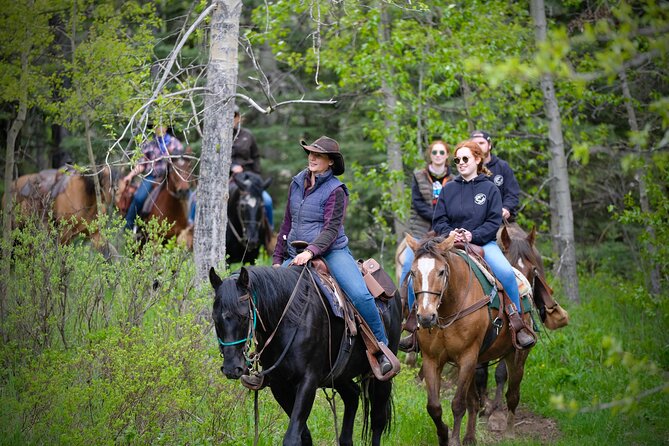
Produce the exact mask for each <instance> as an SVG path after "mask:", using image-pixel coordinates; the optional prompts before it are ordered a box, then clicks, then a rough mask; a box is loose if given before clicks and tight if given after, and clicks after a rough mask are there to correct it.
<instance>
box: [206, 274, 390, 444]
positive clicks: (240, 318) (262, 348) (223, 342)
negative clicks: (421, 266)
mask: <svg viewBox="0 0 669 446" xmlns="http://www.w3.org/2000/svg"><path fill="white" fill-rule="evenodd" d="M310 274H311V270H310V268H309V267H299V266H291V267H288V268H272V267H259V266H258V267H249V268H248V269H247V268H241V270H240V271H239V274H238V275H237V276H233V277H230V278H227V279H225V280H221V279H220V278H219V277H218V275H217V274H216V271H215V270H214V269H213V268H211V269H210V271H209V280H210V282H211V285H212V286H213V287H214V290H215V298H214V309H213V320H214V324H215V328H216V335H217V336H218V342H219V347H220V350H221V353H222V355H223V358H224V361H223V366H222V367H221V370H222V372H223V373H224V374H225V376H226V377H228V378H230V379H238V378H240V377H241V376H242V375H245V374H247V372H248V366H249V359H250V360H251V362H252V361H253V356H252V357H251V358H249V349H250V347H251V344H252V343H256V352H258V353H257V355H256V356H255V358H256V359H258V357H259V362H260V365H262V368H263V372H262V373H263V374H264V383H265V384H267V385H268V386H269V387H270V389H271V391H272V394H273V395H274V398H275V399H276V400H277V402H278V403H279V404H280V405H281V407H282V408H283V410H284V411H285V412H286V414H288V416H289V417H290V422H289V424H288V429H287V431H286V434H285V436H284V438H283V444H284V445H311V444H312V438H311V433H310V431H309V428H308V427H307V419H308V417H309V413H310V412H311V409H312V406H313V403H314V398H315V396H316V391H317V390H318V389H319V388H321V387H330V388H334V389H335V390H336V391H337V392H338V393H339V395H341V398H342V400H343V402H344V406H345V408H344V417H343V425H342V430H341V434H340V437H339V444H340V445H351V444H352V437H353V423H354V419H355V413H356V411H357V409H358V403H359V397H360V394H361V391H360V386H359V385H358V384H357V383H356V382H355V381H354V379H355V378H357V377H362V385H363V386H364V388H365V391H364V392H363V393H362V398H363V408H364V412H365V416H364V423H363V436H364V437H365V438H366V439H367V440H369V435H370V432H369V429H368V428H369V426H370V424H371V440H372V444H373V445H379V444H380V440H381V434H382V433H383V432H384V431H386V430H387V428H388V427H389V424H390V419H391V411H392V408H391V403H392V401H391V390H392V380H390V381H385V382H382V381H379V380H377V379H376V378H374V376H373V375H371V372H370V366H369V362H368V360H367V358H366V353H365V347H364V344H363V342H362V340H361V338H360V336H357V337H355V338H352V343H349V342H348V340H346V338H344V340H346V342H344V343H343V344H342V338H343V337H344V334H345V323H344V321H343V320H342V319H341V318H338V317H336V316H335V315H334V313H333V311H332V309H331V307H330V305H329V304H328V303H326V302H325V301H324V300H323V298H322V297H321V294H320V292H319V288H318V287H317V286H316V285H315V282H314V281H312V279H311V278H310V277H309V275H310ZM395 294H396V295H395V297H393V298H392V299H390V301H389V303H388V304H387V305H386V307H385V309H384V310H383V311H382V318H383V321H384V324H385V327H386V331H387V334H388V338H389V344H390V345H389V347H390V349H391V350H392V351H393V352H397V345H398V343H399V336H400V328H401V309H400V299H399V296H398V295H397V293H395ZM340 345H344V346H348V347H350V355H349V356H348V358H347V360H346V361H345V362H341V361H339V362H338V361H337V358H338V356H339V354H340V352H339V350H340ZM343 357H345V358H346V355H344V356H343ZM334 364H337V367H336V368H335V370H336V372H334V373H331V371H332V370H333V368H332V366H333V365H334ZM340 364H343V366H340Z"/></svg>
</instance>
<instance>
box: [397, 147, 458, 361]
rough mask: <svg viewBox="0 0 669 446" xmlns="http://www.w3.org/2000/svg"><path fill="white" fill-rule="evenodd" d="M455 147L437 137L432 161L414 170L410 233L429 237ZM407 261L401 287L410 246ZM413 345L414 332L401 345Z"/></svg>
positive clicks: (404, 347)
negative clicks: (435, 208)
mask: <svg viewBox="0 0 669 446" xmlns="http://www.w3.org/2000/svg"><path fill="white" fill-rule="evenodd" d="M450 150H451V148H450V147H449V146H448V144H447V143H445V142H444V141H442V140H435V141H433V142H432V143H431V144H430V145H429V147H428V149H427V152H426V156H425V157H426V158H427V161H428V164H427V165H426V166H425V167H423V168H421V169H418V170H416V171H415V172H414V173H413V180H412V183H411V217H410V220H409V233H410V234H411V235H412V236H413V237H414V238H415V239H417V240H420V239H422V238H424V237H425V235H426V234H427V232H428V231H429V230H430V229H432V214H433V213H434V205H435V204H436V203H437V198H439V193H440V192H441V189H442V187H444V185H445V184H446V183H447V182H448V181H449V180H450V179H451V178H452V176H451V171H450V168H449V166H448V160H449V156H450ZM404 255H405V258H404V263H403V264H402V272H401V274H400V287H401V288H402V289H404V287H403V286H402V284H404V281H405V279H406V277H407V275H408V274H409V271H410V270H411V264H412V263H413V259H414V253H413V251H412V250H411V248H409V247H408V246H407V247H406V249H405V251H404ZM411 282H412V281H411V278H409V280H408V282H407V303H408V305H409V311H411V309H412V308H413V303H414V301H415V294H414V290H413V284H412V283H411ZM411 346H413V336H409V337H407V338H404V339H402V341H401V342H400V348H401V349H402V350H408V349H410V348H411Z"/></svg>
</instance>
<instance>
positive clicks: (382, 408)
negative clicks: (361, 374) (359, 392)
mask: <svg viewBox="0 0 669 446" xmlns="http://www.w3.org/2000/svg"><path fill="white" fill-rule="evenodd" d="M392 389H393V384H392V380H390V381H385V382H382V381H377V380H372V382H371V384H370V395H369V397H370V399H371V413H370V422H371V428H372V446H379V445H380V444H381V435H383V431H384V430H385V428H386V426H387V425H388V422H389V421H390V417H391V404H390V394H391V392H392Z"/></svg>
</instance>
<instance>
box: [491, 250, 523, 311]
mask: <svg viewBox="0 0 669 446" xmlns="http://www.w3.org/2000/svg"><path fill="white" fill-rule="evenodd" d="M483 251H484V253H485V254H484V256H483V257H484V259H485V261H486V262H488V265H490V268H491V269H492V272H493V273H494V274H495V277H497V280H499V281H500V282H501V283H502V286H503V287H504V290H505V291H506V294H508V295H509V297H510V298H511V301H512V302H513V304H514V305H515V306H516V310H518V313H521V312H522V310H521V308H520V296H519V295H518V284H517V283H516V275H515V274H514V272H513V270H512V269H511V264H510V263H509V261H508V260H507V259H506V257H504V254H503V253H502V250H501V249H499V246H497V242H496V241H494V240H492V241H490V242H488V243H486V244H485V245H483Z"/></svg>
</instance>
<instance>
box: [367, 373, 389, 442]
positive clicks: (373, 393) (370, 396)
mask: <svg viewBox="0 0 669 446" xmlns="http://www.w3.org/2000/svg"><path fill="white" fill-rule="evenodd" d="M391 383H392V380H391V381H390V382H381V381H378V380H376V379H374V378H373V377H368V378H365V379H363V380H362V383H361V385H362V395H361V396H362V413H363V417H362V420H363V421H362V442H363V443H365V444H369V443H371V435H372V431H371V429H370V428H369V422H370V420H371V419H372V417H374V416H375V415H376V416H378V417H385V420H386V424H385V426H384V428H383V433H384V434H388V433H389V432H390V430H391V428H392V422H393V415H394V413H395V404H394V402H393V394H392V387H391V390H390V395H389V397H388V398H387V399H386V404H385V406H384V407H383V408H381V409H380V410H382V411H383V413H381V414H372V413H371V412H372V404H371V401H374V399H375V398H378V397H380V396H379V395H377V392H378V391H381V392H385V391H386V390H385V389H381V388H379V387H385V386H388V385H391V386H392V384H391Z"/></svg>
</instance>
